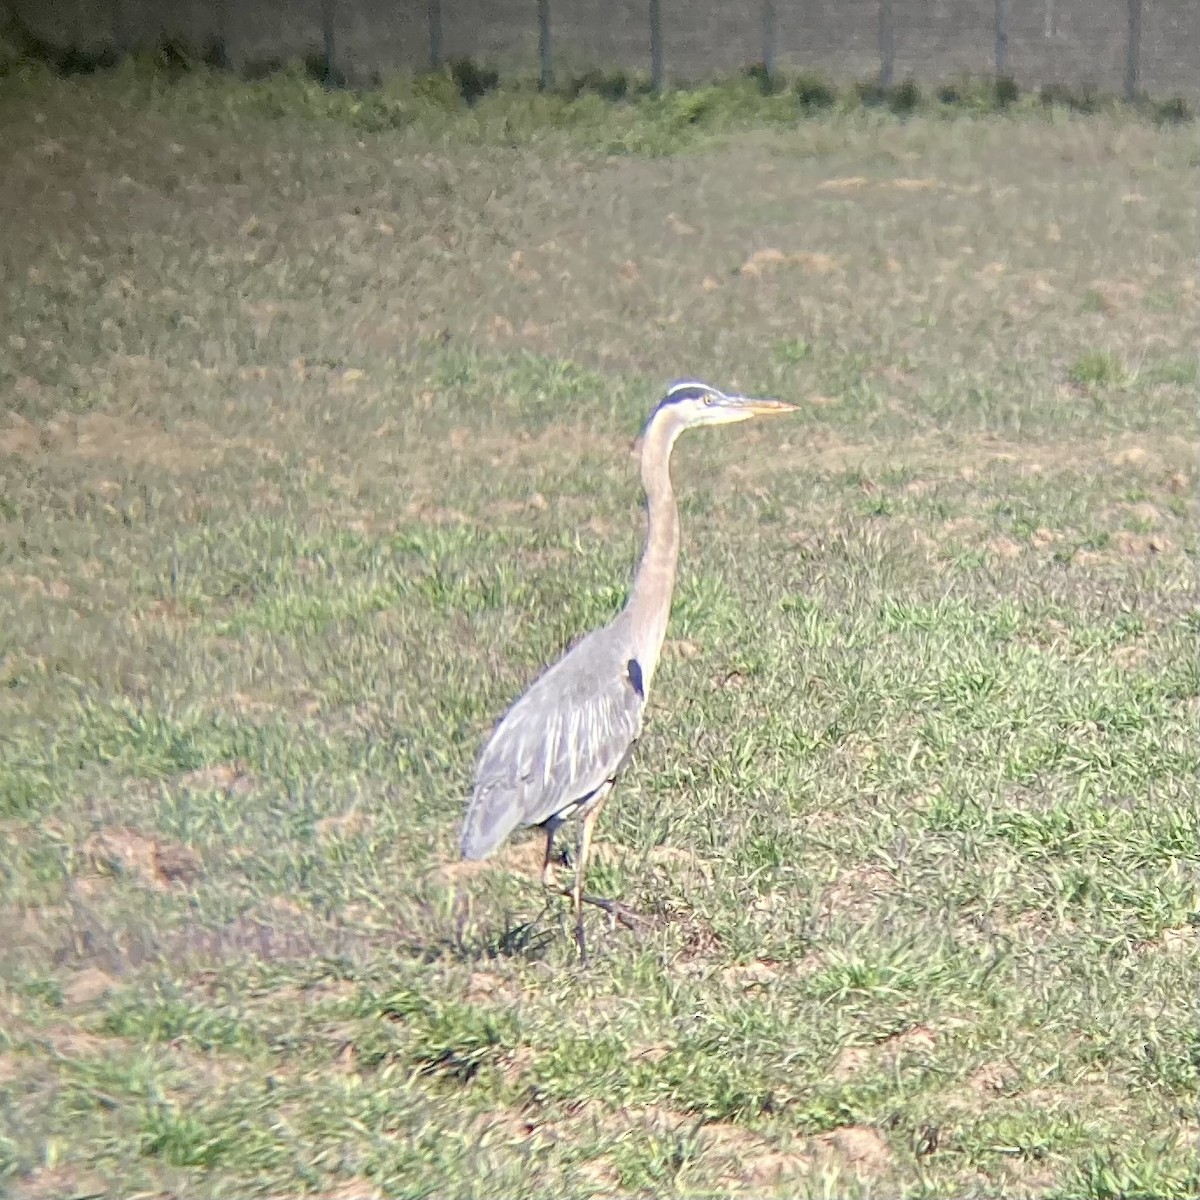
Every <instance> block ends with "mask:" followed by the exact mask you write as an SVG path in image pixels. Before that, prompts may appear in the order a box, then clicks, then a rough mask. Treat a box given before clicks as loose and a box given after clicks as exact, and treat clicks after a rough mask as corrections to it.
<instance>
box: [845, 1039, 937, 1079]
mask: <svg viewBox="0 0 1200 1200" xmlns="http://www.w3.org/2000/svg"><path fill="white" fill-rule="evenodd" d="M936 1045H937V1035H936V1034H935V1033H934V1032H933V1030H931V1029H929V1028H928V1027H927V1026H925V1025H914V1026H913V1027H912V1028H911V1029H906V1030H904V1031H903V1032H902V1033H894V1034H892V1036H891V1037H889V1038H885V1039H884V1040H883V1041H882V1042H878V1043H877V1044H876V1045H874V1046H845V1047H843V1049H842V1050H841V1051H840V1053H839V1054H838V1056H837V1058H836V1059H835V1060H834V1063H833V1066H832V1068H831V1069H830V1074H832V1076H833V1077H834V1078H835V1079H842V1080H845V1079H851V1078H853V1077H854V1076H855V1075H857V1074H859V1073H860V1072H862V1071H863V1070H865V1069H866V1068H867V1067H869V1066H872V1065H875V1064H887V1063H896V1062H898V1061H900V1060H901V1059H903V1058H904V1057H905V1056H907V1055H912V1054H922V1053H928V1052H929V1051H930V1050H932V1049H933V1048H934V1046H936Z"/></svg>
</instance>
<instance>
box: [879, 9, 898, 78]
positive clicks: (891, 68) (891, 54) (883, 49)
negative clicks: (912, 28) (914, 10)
mask: <svg viewBox="0 0 1200 1200" xmlns="http://www.w3.org/2000/svg"><path fill="white" fill-rule="evenodd" d="M895 73H896V30H895V26H894V25H893V24H892V0H879V86H880V87H881V88H883V90H884V91H887V90H888V89H889V88H890V87H891V86H892V78H893V76H894V75H895Z"/></svg>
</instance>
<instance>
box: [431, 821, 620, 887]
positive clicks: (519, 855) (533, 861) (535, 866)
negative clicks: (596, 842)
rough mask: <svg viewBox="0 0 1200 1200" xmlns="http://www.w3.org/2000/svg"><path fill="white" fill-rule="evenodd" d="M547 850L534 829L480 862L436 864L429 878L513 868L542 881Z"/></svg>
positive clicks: (454, 878) (451, 879)
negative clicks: (525, 836) (531, 834)
mask: <svg viewBox="0 0 1200 1200" xmlns="http://www.w3.org/2000/svg"><path fill="white" fill-rule="evenodd" d="M597 849H599V847H598V848H597ZM545 854H546V840H545V838H544V837H543V835H542V834H541V833H538V832H536V831H535V833H534V836H533V837H530V838H526V839H525V840H524V841H520V842H509V843H508V844H507V845H505V846H504V847H503V848H502V849H501V850H500V851H499V852H498V853H496V854H494V855H492V857H491V858H485V859H483V860H481V861H479V862H474V861H471V860H470V859H462V860H461V861H457V862H450V863H445V864H443V865H442V866H440V867H436V868H435V869H434V870H433V871H431V872H430V878H431V879H433V880H435V881H437V882H438V883H459V882H461V881H462V880H464V879H475V878H477V877H478V876H480V875H486V874H488V873H489V872H491V871H511V872H512V873H513V874H514V875H524V876H526V877H527V878H530V879H537V880H539V881H540V880H541V877H542V860H543V859H544V857H545Z"/></svg>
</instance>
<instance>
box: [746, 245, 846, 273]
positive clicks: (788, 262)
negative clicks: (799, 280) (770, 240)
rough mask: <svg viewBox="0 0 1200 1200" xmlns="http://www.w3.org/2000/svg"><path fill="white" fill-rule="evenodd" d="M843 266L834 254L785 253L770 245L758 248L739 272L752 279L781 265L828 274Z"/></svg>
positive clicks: (807, 271) (808, 271) (806, 271)
mask: <svg viewBox="0 0 1200 1200" xmlns="http://www.w3.org/2000/svg"><path fill="white" fill-rule="evenodd" d="M840 266H841V262H840V260H839V259H837V258H835V257H834V256H833V255H832V254H822V253H819V252H818V253H811V254H785V253H784V252H783V251H782V250H777V249H775V248H774V247H768V248H767V249H765V250H756V251H755V252H754V253H753V254H752V255H750V257H749V258H748V259H746V261H745V262H744V263H742V265H741V266H740V267H738V271H737V273H738V274H739V275H742V276H745V277H747V278H750V279H756V278H758V277H759V276H761V275H765V274H766V273H767V272H768V271H771V270H775V269H776V268H779V267H798V268H799V269H800V270H802V271H804V272H805V273H806V274H808V275H828V274H829V273H830V272H831V271H836V270H838V269H839V267H840Z"/></svg>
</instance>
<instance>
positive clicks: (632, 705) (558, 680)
mask: <svg viewBox="0 0 1200 1200" xmlns="http://www.w3.org/2000/svg"><path fill="white" fill-rule="evenodd" d="M627 645H628V643H627V642H626V640H625V639H624V638H623V637H620V636H618V631H616V630H614V629H613V627H612V626H609V627H607V628H605V629H600V630H597V631H596V632H595V633H592V634H589V635H588V636H587V637H586V638H584V639H583V641H581V642H580V643H579V644H578V645H577V646H575V647H574V649H572V650H571V651H570V652H569V653H568V654H567V655H566V656H565V657H564V658H562V659H560V660H559V661H558V662H557V663H556V664H555V665H554V666H553V667H551V668H550V669H549V670H548V671H546V672H545V674H543V675H542V676H541V677H540V678H539V679H538V680H537V681H536V682H535V683H534V684H533V686H532V687H531V688H530V689H529V691H527V692H526V693H525V694H524V695H523V696H522V697H521V698H520V700H518V701H517V702H516V704H514V705H513V706H512V708H510V709H509V710H508V712H507V713H506V714H505V716H504V718H503V720H502V721H501V722H500V724H499V725H498V726H497V727H496V730H495V732H494V733H493V734H492V737H491V740H490V741H489V742H488V744H487V746H485V747H484V750H483V753H482V754H481V755H480V758H479V765H478V767H477V768H476V771H475V791H474V795H473V796H472V798H471V802H470V804H469V805H468V806H467V816H466V821H465V823H464V825H463V837H462V853H463V857H464V858H485V857H486V856H487V855H489V854H491V853H492V851H493V850H495V849H496V847H497V846H499V845H500V844H501V843H502V842H503V841H504V839H505V838H506V837H508V835H509V834H510V833H512V831H513V830H514V829H516V828H517V827H518V826H522V825H540V824H541V823H542V822H543V821H546V820H549V818H550V817H552V816H554V815H555V813H559V812H562V811H563V810H564V809H566V808H569V807H570V806H571V805H572V804H573V803H574V802H576V801H579V800H583V799H585V798H586V797H587V796H588V795H590V794H591V793H592V792H594V791H595V790H596V789H597V788H599V787H601V786H602V785H603V784H605V783H607V782H608V781H609V780H611V779H614V778H615V777H616V775H617V772H618V771H620V769H621V767H622V766H623V765H624V763H625V760H626V758H627V757H628V756H629V752H630V750H631V749H632V748H633V744H634V743H635V742H636V741H637V739H638V737H639V735H640V734H641V732H642V710H643V708H644V707H645V696H644V694H643V692H644V688H643V685H642V672H641V666H640V665H639V664H638V662H637V660H636V658H635V657H634V656H633V653H632V651H631V650H628V649H627Z"/></svg>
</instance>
